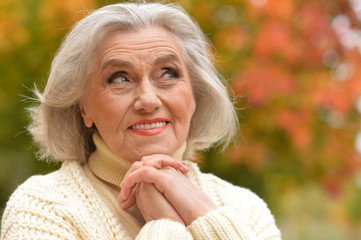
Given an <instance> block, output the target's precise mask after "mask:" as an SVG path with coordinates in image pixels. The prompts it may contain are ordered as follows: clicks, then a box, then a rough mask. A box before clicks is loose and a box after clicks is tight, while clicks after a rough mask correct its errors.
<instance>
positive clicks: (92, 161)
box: [88, 133, 187, 187]
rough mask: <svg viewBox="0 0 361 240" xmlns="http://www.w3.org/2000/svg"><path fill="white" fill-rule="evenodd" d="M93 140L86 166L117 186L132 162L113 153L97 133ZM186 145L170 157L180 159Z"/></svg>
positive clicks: (99, 176) (103, 179) (102, 178)
mask: <svg viewBox="0 0 361 240" xmlns="http://www.w3.org/2000/svg"><path fill="white" fill-rule="evenodd" d="M93 141H94V144H95V146H96V150H95V151H94V152H93V153H92V154H91V155H90V156H89V160H88V166H89V168H90V170H91V171H92V172H93V174H94V175H96V176H97V177H98V178H100V179H101V180H102V181H105V182H107V183H110V184H112V185H114V186H116V187H119V185H120V183H121V182H122V180H123V178H124V176H125V174H126V173H127V171H128V169H129V168H130V166H131V165H132V164H133V162H132V161H128V160H126V159H122V158H120V157H118V156H117V155H115V154H114V153H113V152H112V151H111V150H110V148H109V147H108V146H107V145H106V143H105V142H104V141H103V139H102V138H101V137H100V135H99V134H98V133H94V134H93ZM186 146H187V144H186V143H184V144H183V145H182V146H181V147H180V149H178V150H177V151H176V152H175V153H174V154H173V155H172V157H173V158H174V159H177V160H179V161H180V160H182V159H183V154H184V152H185V149H186Z"/></svg>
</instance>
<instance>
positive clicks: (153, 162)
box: [141, 154, 189, 174]
mask: <svg viewBox="0 0 361 240" xmlns="http://www.w3.org/2000/svg"><path fill="white" fill-rule="evenodd" d="M141 161H142V162H144V164H143V165H144V166H150V167H154V168H157V169H161V168H164V167H172V168H174V169H177V170H179V171H180V172H181V173H182V174H185V173H187V172H188V171H189V169H188V167H187V166H185V165H184V164H183V163H181V162H180V161H178V160H176V159H174V158H172V157H170V156H168V155H164V154H154V155H149V156H145V157H143V158H142V159H141Z"/></svg>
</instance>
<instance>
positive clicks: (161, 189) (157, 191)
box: [118, 154, 216, 226]
mask: <svg viewBox="0 0 361 240" xmlns="http://www.w3.org/2000/svg"><path fill="white" fill-rule="evenodd" d="M188 171H189V169H188V168H187V167H186V166H185V165H183V164H182V163H181V162H179V161H177V160H175V159H173V158H172V157H170V156H168V155H163V154H155V155H150V156H146V157H143V158H142V159H141V160H140V161H136V162H134V163H133V165H132V166H131V167H130V169H129V170H128V172H127V174H126V175H125V177H124V180H123V182H122V183H121V185H120V187H121V192H120V195H119V200H118V201H119V203H121V204H122V206H123V208H124V209H128V208H130V207H131V206H133V205H134V204H137V206H138V208H139V210H140V212H141V213H142V215H143V217H144V219H145V220H146V221H147V222H149V221H152V220H157V219H170V220H173V221H177V222H180V223H182V224H184V225H186V226H188V225H189V224H191V223H192V222H193V221H194V220H196V219H197V218H199V217H201V216H204V215H205V214H207V213H208V212H210V211H212V210H214V209H216V206H215V205H214V203H213V202H212V200H211V199H210V198H209V197H208V196H207V195H206V194H204V193H203V192H202V191H201V190H200V189H198V188H197V187H196V186H195V185H194V184H193V183H192V182H191V181H190V180H189V179H188V178H187V177H185V176H184V174H185V173H187V172H188Z"/></svg>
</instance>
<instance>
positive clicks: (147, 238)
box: [136, 219, 193, 240]
mask: <svg viewBox="0 0 361 240" xmlns="http://www.w3.org/2000/svg"><path fill="white" fill-rule="evenodd" d="M159 239H162V240H191V239H193V237H192V235H191V234H190V232H189V231H188V230H187V228H186V227H185V226H184V225H183V224H181V223H178V222H174V221H171V220H168V219H160V220H154V221H150V222H148V223H147V224H145V225H144V227H143V228H142V229H141V231H140V232H139V234H138V236H137V238H136V240H159Z"/></svg>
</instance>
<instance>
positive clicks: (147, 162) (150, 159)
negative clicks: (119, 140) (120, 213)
mask: <svg viewBox="0 0 361 240" xmlns="http://www.w3.org/2000/svg"><path fill="white" fill-rule="evenodd" d="M141 167H152V168H155V169H161V168H163V167H172V168H174V169H177V170H178V171H180V172H181V173H183V174H185V173H187V172H188V171H189V169H188V167H187V166H185V165H183V164H182V163H181V162H179V161H177V160H175V159H174V158H172V157H170V156H167V155H162V154H154V155H150V156H145V157H143V158H142V159H141V160H140V161H136V162H134V163H133V164H132V166H131V167H130V168H129V170H128V172H127V173H126V174H125V176H124V180H123V181H122V183H121V184H120V187H121V194H119V198H118V201H119V202H120V203H122V207H123V209H128V208H130V207H131V206H133V205H134V204H135V196H134V195H135V192H136V191H137V190H138V186H137V185H136V184H134V185H133V186H132V187H131V188H123V187H122V186H123V184H124V182H125V179H126V178H127V177H128V176H129V174H131V173H132V172H135V171H136V170H137V169H139V168H141ZM122 194H123V195H124V196H127V198H123V199H122V198H121V196H122Z"/></svg>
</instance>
